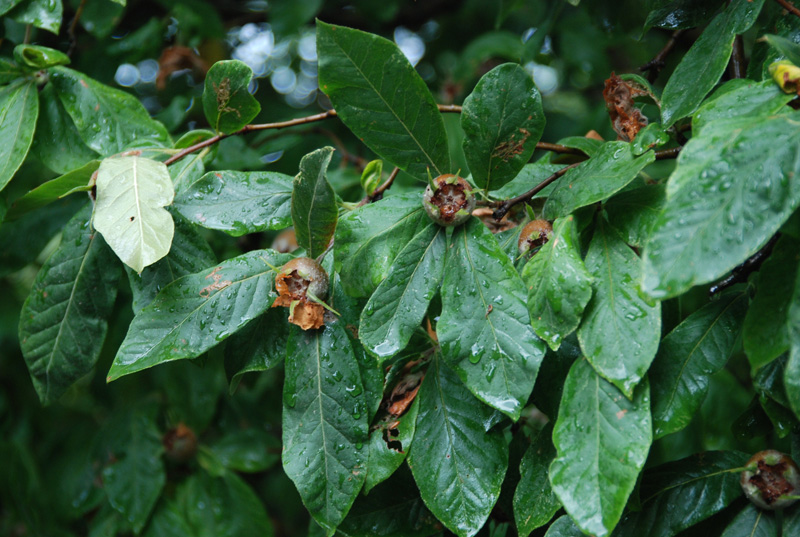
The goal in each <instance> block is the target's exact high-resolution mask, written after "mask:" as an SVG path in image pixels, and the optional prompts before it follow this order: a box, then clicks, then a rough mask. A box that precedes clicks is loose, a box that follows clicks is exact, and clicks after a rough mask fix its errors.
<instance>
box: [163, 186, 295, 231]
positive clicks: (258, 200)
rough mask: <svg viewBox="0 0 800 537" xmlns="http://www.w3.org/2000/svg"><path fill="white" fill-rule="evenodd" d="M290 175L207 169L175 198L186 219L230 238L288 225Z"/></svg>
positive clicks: (290, 190) (289, 221) (289, 217)
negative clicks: (222, 232) (210, 170)
mask: <svg viewBox="0 0 800 537" xmlns="http://www.w3.org/2000/svg"><path fill="white" fill-rule="evenodd" d="M291 196H292V178H291V177H290V176H288V175H284V174H282V173H277V172H236V171H221V172H208V173H207V174H205V175H204V176H202V177H201V178H200V179H198V180H197V181H195V182H193V183H191V184H190V185H188V186H187V187H186V188H185V189H184V190H183V191H181V192H180V193H179V194H178V195H177V196H176V197H175V208H176V209H177V210H178V211H180V213H181V214H182V215H183V216H185V217H186V218H187V219H188V220H189V221H190V222H192V223H194V224H197V225H199V226H203V227H205V228H209V229H218V230H221V231H224V232H226V233H228V234H230V235H233V236H234V237H238V236H240V235H244V234H246V233H256V232H258V231H265V230H268V229H283V228H286V227H289V226H291V225H292V217H291V214H290V213H291V206H290V200H291Z"/></svg>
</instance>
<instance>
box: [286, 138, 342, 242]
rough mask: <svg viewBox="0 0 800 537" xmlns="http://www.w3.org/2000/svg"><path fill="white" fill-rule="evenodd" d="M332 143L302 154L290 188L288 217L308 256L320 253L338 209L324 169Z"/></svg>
mask: <svg viewBox="0 0 800 537" xmlns="http://www.w3.org/2000/svg"><path fill="white" fill-rule="evenodd" d="M333 151H334V150H333V148H332V147H323V148H322V149H317V150H316V151H313V152H311V153H309V154H308V155H306V156H304V157H303V159H302V160H301V161H300V173H298V174H297V176H295V178H294V183H293V189H292V221H293V222H294V232H295V235H296V236H297V244H298V245H299V246H300V247H301V248H303V249H305V251H306V255H308V256H309V257H317V256H318V255H320V254H321V253H323V252H324V251H325V250H326V249H327V248H328V244H329V243H330V241H331V239H332V238H333V234H334V232H335V231H336V221H337V219H338V217H339V209H338V208H337V206H336V193H335V192H334V191H333V187H332V186H331V185H330V183H329V182H328V179H327V177H326V176H325V172H326V170H327V169H328V165H329V164H330V163H331V157H332V156H333Z"/></svg>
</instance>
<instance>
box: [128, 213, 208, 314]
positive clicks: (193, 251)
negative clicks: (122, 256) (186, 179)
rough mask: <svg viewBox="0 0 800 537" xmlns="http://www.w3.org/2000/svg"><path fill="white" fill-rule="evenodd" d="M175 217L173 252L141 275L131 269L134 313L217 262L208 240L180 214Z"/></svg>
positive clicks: (130, 279)
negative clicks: (162, 291)
mask: <svg viewBox="0 0 800 537" xmlns="http://www.w3.org/2000/svg"><path fill="white" fill-rule="evenodd" d="M173 218H174V220H175V235H174V236H173V237H172V245H171V246H170V249H169V253H168V254H167V255H166V256H165V257H163V258H161V259H159V260H158V261H156V262H155V263H153V264H152V265H150V266H149V267H146V268H145V269H144V270H142V272H141V274H137V273H136V272H135V271H134V270H132V269H130V268H129V269H128V270H127V272H128V283H130V286H131V293H132V294H133V312H134V313H139V312H140V311H142V309H143V308H144V307H146V306H147V305H149V304H150V303H151V302H152V301H153V300H154V299H155V298H156V295H158V293H159V292H160V291H161V290H162V289H163V288H164V287H166V286H167V285H169V284H170V283H172V282H174V281H175V280H177V279H178V278H180V277H182V276H188V275H189V274H194V273H196V272H200V271H201V270H203V269H205V268H208V267H210V266H211V265H213V264H214V263H216V261H217V258H216V256H215V255H214V252H213V251H212V250H211V247H210V246H209V245H208V242H206V240H205V239H204V238H203V237H202V235H200V233H198V232H197V230H196V229H195V228H194V226H192V225H191V224H189V223H188V222H187V221H186V220H185V219H184V218H181V217H180V216H173Z"/></svg>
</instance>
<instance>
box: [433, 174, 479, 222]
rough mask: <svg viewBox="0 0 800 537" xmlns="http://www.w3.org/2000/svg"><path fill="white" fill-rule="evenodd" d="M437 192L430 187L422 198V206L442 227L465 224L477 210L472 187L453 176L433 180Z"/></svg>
mask: <svg viewBox="0 0 800 537" xmlns="http://www.w3.org/2000/svg"><path fill="white" fill-rule="evenodd" d="M433 182H434V184H435V185H436V190H435V191H434V189H433V188H432V187H431V185H428V187H427V188H426V189H425V194H424V195H423V196H422V206H423V207H424V208H425V212H426V213H428V216H430V218H431V220H433V221H434V222H436V223H437V224H439V225H440V226H457V225H459V224H463V223H464V222H466V221H467V219H468V218H469V217H470V215H472V211H473V210H474V209H475V195H474V194H472V192H471V190H472V187H471V186H470V184H469V183H467V182H466V181H465V180H464V179H463V178H461V177H458V176H457V175H453V174H445V175H440V176H439V177H437V178H436V179H434V180H433Z"/></svg>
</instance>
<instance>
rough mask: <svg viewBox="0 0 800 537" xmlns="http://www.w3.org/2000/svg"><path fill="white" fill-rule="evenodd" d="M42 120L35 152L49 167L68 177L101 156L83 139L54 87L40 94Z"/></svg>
mask: <svg viewBox="0 0 800 537" xmlns="http://www.w3.org/2000/svg"><path fill="white" fill-rule="evenodd" d="M39 103H40V109H39V119H38V121H37V123H36V137H35V138H34V139H33V146H32V151H33V152H34V153H35V154H36V156H38V157H39V158H40V159H41V161H42V163H44V165H45V166H47V167H48V168H50V169H51V170H53V171H54V172H56V173H62V174H65V173H67V172H70V171H72V170H75V169H77V168H80V167H81V166H83V165H85V164H86V163H87V162H89V161H91V160H92V159H94V158H95V157H97V153H96V152H94V151H93V150H91V149H89V148H88V147H87V146H86V144H84V143H83V140H81V137H80V135H79V134H78V129H76V128H75V124H74V123H72V118H70V117H69V115H68V114H67V111H66V110H64V105H62V104H61V100H60V99H59V98H58V96H57V95H56V90H55V89H53V85H52V84H47V85H46V86H45V87H44V88H43V89H42V90H41V91H40V92H39Z"/></svg>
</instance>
